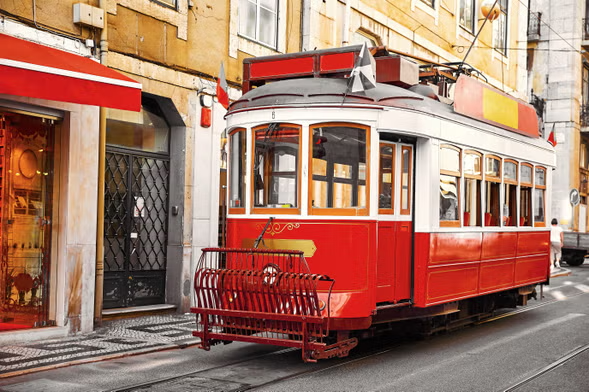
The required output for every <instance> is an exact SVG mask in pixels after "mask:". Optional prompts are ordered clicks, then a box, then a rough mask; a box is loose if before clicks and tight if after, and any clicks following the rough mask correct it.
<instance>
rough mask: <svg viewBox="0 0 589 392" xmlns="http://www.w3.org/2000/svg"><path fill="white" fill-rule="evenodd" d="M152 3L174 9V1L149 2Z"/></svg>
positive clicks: (158, 0)
mask: <svg viewBox="0 0 589 392" xmlns="http://www.w3.org/2000/svg"><path fill="white" fill-rule="evenodd" d="M151 1H153V2H154V3H159V4H161V5H165V6H167V7H170V8H173V9H176V0H151Z"/></svg>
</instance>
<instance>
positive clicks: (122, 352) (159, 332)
mask: <svg viewBox="0 0 589 392" xmlns="http://www.w3.org/2000/svg"><path fill="white" fill-rule="evenodd" d="M194 328H195V315H193V314H186V315H178V314H171V315H159V316H145V317H137V318H132V319H122V320H111V321H106V322H104V324H103V326H102V327H99V328H97V329H96V330H95V331H94V332H91V333H88V334H84V335H79V336H70V337H67V338H63V339H54V340H45V341H40V342H31V343H23V344H19V345H14V346H3V347H0V378H5V377H12V376H16V375H20V374H25V373H30V372H36V371H40V370H48V369H54V368H57V367H63V366H69V365H74V364H79V363H86V362H95V361H102V360H105V359H112V358H118V357H124V356H128V355H135V354H142V353H147V352H152V351H158V350H165V349H169V348H179V347H186V346H190V345H194V344H197V343H198V342H199V339H197V338H195V337H193V336H192V331H193V330H194Z"/></svg>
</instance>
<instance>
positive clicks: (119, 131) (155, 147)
mask: <svg viewBox="0 0 589 392" xmlns="http://www.w3.org/2000/svg"><path fill="white" fill-rule="evenodd" d="M106 144H108V145H109V146H115V147H123V148H131V149H134V150H141V151H147V152H153V153H156V154H169V152H170V126H169V125H168V123H167V122H166V119H165V117H164V113H163V112H162V110H161V109H160V107H159V105H158V103H157V102H156V101H155V100H153V99H151V98H146V97H143V99H142V105H141V111H140V112H132V111H129V110H119V109H107V119H106Z"/></svg>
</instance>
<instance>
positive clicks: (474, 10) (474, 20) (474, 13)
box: [456, 0, 478, 35]
mask: <svg viewBox="0 0 589 392" xmlns="http://www.w3.org/2000/svg"><path fill="white" fill-rule="evenodd" d="M463 1H468V0H456V24H457V25H458V28H459V29H460V30H462V31H464V32H466V33H468V34H470V35H475V34H476V28H477V3H478V1H477V0H470V1H472V26H471V29H469V28H468V27H466V26H464V25H463V24H462V23H460V15H461V14H462V4H461V3H462V2H463Z"/></svg>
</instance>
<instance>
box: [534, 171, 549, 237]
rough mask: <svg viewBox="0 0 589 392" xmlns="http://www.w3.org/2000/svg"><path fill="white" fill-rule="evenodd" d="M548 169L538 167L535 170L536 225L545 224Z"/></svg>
mask: <svg viewBox="0 0 589 392" xmlns="http://www.w3.org/2000/svg"><path fill="white" fill-rule="evenodd" d="M545 193H546V169H544V168H542V167H537V168H536V170H535V172H534V226H545V221H546V216H545V207H546V204H545V199H544V195H545Z"/></svg>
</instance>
